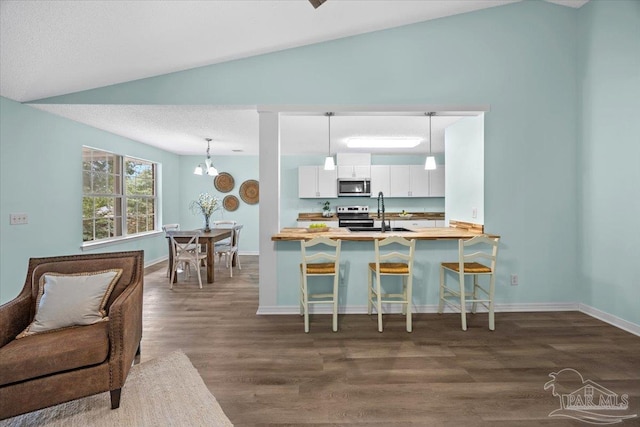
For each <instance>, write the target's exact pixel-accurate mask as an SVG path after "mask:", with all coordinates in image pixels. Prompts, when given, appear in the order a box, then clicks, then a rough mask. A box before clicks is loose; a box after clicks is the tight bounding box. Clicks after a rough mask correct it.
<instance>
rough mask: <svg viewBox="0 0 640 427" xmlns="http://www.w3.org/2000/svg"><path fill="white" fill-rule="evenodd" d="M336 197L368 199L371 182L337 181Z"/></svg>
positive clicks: (367, 179)
mask: <svg viewBox="0 0 640 427" xmlns="http://www.w3.org/2000/svg"><path fill="white" fill-rule="evenodd" d="M338 196H347V197H370V196H371V180H370V179H369V178H340V179H338Z"/></svg>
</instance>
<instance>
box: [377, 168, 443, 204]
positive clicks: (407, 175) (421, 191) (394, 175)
mask: <svg viewBox="0 0 640 427" xmlns="http://www.w3.org/2000/svg"><path fill="white" fill-rule="evenodd" d="M372 186H373V179H372ZM376 194H378V193H376ZM384 194H385V196H387V194H388V197H444V166H442V165H438V169H436V170H435V171H428V170H425V169H424V166H422V165H392V166H389V192H388V193H384Z"/></svg>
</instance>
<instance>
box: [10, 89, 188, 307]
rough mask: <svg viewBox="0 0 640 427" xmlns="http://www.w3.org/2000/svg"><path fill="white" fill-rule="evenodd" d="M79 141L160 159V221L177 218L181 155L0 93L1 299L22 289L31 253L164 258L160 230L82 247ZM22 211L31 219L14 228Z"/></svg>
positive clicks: (82, 143)
mask: <svg viewBox="0 0 640 427" xmlns="http://www.w3.org/2000/svg"><path fill="white" fill-rule="evenodd" d="M82 145H90V146H92V147H96V148H100V149H104V150H107V151H112V152H115V153H118V154H123V155H130V156H134V157H139V158H142V159H146V160H151V161H154V162H158V163H160V164H161V165H162V166H161V167H162V172H161V175H162V181H161V183H160V185H161V186H162V202H161V203H162V204H163V207H162V208H161V212H162V216H163V221H166V222H178V221H179V218H180V212H179V210H178V208H177V206H175V205H174V204H173V200H176V199H177V197H178V196H179V192H178V190H179V187H178V176H179V157H178V156H176V155H174V154H170V153H167V152H165V151H162V150H158V149H155V148H153V147H151V146H148V145H145V144H140V143H138V142H134V141H131V140H129V139H126V138H121V137H118V136H115V135H113V134H110V133H107V132H103V131H100V130H97V129H95V128H92V127H89V126H86V125H82V124H79V123H76V122H73V121H70V120H67V119H63V118H60V117H57V116H54V115H52V114H49V113H46V112H42V111H40V110H37V109H34V108H32V107H29V106H26V105H22V104H19V103H17V102H14V101H11V100H8V99H6V98H0V165H1V166H0V218H2V220H1V221H0V303H2V302H6V301H8V300H10V299H12V298H14V297H15V296H16V295H17V294H18V292H19V291H20V290H21V289H22V286H23V285H24V280H25V277H26V272H27V264H28V261H29V258H30V257H41V256H54V255H68V254H78V253H82V252H85V253H86V252H96V251H101V252H113V251H125V250H139V249H142V250H144V251H145V262H147V263H148V262H152V261H154V260H156V259H159V258H162V257H165V256H166V253H167V244H166V242H165V239H164V237H163V236H162V235H156V236H150V237H144V238H140V239H136V240H132V241H129V242H127V243H121V244H115V245H110V246H107V247H101V248H95V249H92V250H86V249H85V250H84V251H82V250H81V244H82V210H81V209H82V173H81V165H82ZM18 212H25V213H27V214H28V215H29V223H28V224H26V225H9V214H10V213H18Z"/></svg>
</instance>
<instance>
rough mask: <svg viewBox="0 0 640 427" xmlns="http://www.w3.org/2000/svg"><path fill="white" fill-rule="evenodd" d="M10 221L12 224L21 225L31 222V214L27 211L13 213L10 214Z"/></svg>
mask: <svg viewBox="0 0 640 427" xmlns="http://www.w3.org/2000/svg"><path fill="white" fill-rule="evenodd" d="M9 223H10V224H11V225H20V224H28V223H29V215H27V214H26V213H12V214H9Z"/></svg>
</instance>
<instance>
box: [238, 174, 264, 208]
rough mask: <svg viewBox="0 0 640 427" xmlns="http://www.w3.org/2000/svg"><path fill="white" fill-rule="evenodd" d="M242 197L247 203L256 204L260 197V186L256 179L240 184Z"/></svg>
mask: <svg viewBox="0 0 640 427" xmlns="http://www.w3.org/2000/svg"><path fill="white" fill-rule="evenodd" d="M240 198H241V199H242V200H244V202H245V203H247V204H250V205H255V204H256V203H258V200H259V199H260V186H259V184H258V181H256V180H255V179H248V180H246V181H245V182H243V183H242V185H241V186H240Z"/></svg>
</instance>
